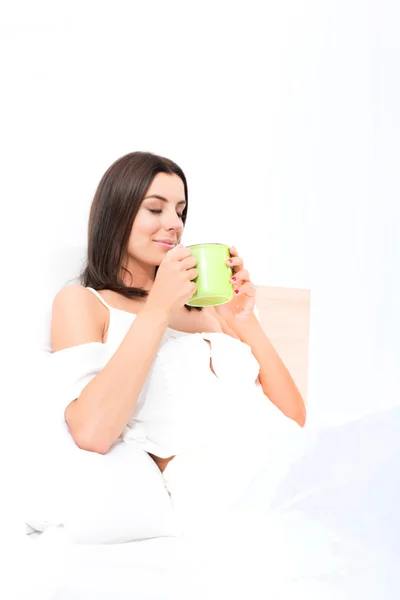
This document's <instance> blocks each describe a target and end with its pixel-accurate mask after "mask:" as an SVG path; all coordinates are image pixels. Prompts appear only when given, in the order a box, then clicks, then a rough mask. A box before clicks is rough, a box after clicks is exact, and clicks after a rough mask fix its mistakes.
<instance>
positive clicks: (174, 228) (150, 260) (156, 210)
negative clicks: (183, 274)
mask: <svg viewBox="0 0 400 600" xmlns="http://www.w3.org/2000/svg"><path fill="white" fill-rule="evenodd" d="M154 196H160V198H157V197H154ZM185 205H186V200H185V190H184V186H183V181H182V179H181V178H180V177H178V175H169V174H167V173H158V174H157V175H156V176H155V177H154V179H153V181H152V183H151V185H150V187H149V189H148V190H147V193H146V196H145V198H144V199H143V202H142V204H141V206H140V208H139V211H138V213H137V215H136V218H135V220H134V222H133V225H132V230H131V234H130V237H129V242H128V256H129V258H130V259H133V260H135V261H140V262H141V263H144V264H149V265H152V266H159V265H160V263H161V261H162V260H163V258H164V256H165V255H166V253H167V252H168V250H170V249H171V248H173V247H174V246H176V245H177V244H178V243H179V242H180V239H181V236H182V233H183V221H182V216H181V215H182V213H183V210H184V208H185ZM167 242H168V243H167Z"/></svg>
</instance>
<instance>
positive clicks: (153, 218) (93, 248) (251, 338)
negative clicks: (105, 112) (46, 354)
mask: <svg viewBox="0 0 400 600" xmlns="http://www.w3.org/2000/svg"><path fill="white" fill-rule="evenodd" d="M187 211H188V189H187V182H186V178H185V175H184V173H183V172H182V170H181V169H180V168H179V167H178V166H177V165H176V164H175V163H173V162H172V161H170V160H168V159H166V158H163V157H160V156H156V155H154V154H151V153H145V152H133V153H131V154H128V155H126V156H123V157H122V158H120V159H119V160H117V161H116V162H115V163H114V164H113V165H112V166H111V167H110V168H109V169H108V170H107V172H106V173H105V174H104V176H103V178H102V179H101V181H100V184H99V186H98V188H97V191H96V194H95V197H94V200H93V203H92V207H91V211H90V218H89V230H88V256H87V265H86V268H85V270H84V272H83V274H82V277H81V281H82V285H75V286H67V287H65V288H64V289H62V290H61V291H60V292H59V293H58V295H57V296H56V298H55V300H54V304H53V313H52V332H51V336H52V338H51V339H52V347H53V351H54V352H58V351H60V350H64V349H66V348H69V347H73V346H77V345H80V344H87V343H91V342H102V343H105V344H106V343H111V344H113V345H114V348H113V349H114V350H115V353H114V354H113V355H112V357H111V359H110V360H109V362H108V363H107V364H106V365H105V366H104V368H103V369H102V371H101V372H100V373H99V374H98V375H97V376H96V377H94V378H93V379H92V380H91V381H89V383H88V384H87V385H86V386H85V387H84V389H83V390H82V391H81V393H80V395H79V397H77V398H75V399H73V400H72V401H71V402H70V403H69V404H68V406H67V408H66V410H65V420H66V422H67V424H68V427H69V430H70V433H71V435H72V437H73V439H74V441H75V442H76V444H77V445H78V446H79V447H80V448H82V449H85V450H89V451H92V452H97V453H101V454H104V453H106V452H108V450H109V449H110V447H111V446H112V445H113V444H114V443H115V442H116V441H117V439H119V438H120V436H121V435H123V432H124V430H125V428H126V425H127V423H128V422H129V421H130V419H131V417H132V415H134V413H135V411H136V412H137V409H138V401H139V398H140V395H141V392H142V391H143V388H144V386H145V384H146V380H147V379H148V376H149V372H150V369H151V366H152V363H153V361H154V360H155V358H156V356H157V353H158V351H159V347H160V343H161V341H162V340H163V338H164V337H165V335H166V332H167V331H169V332H172V331H175V332H183V333H189V334H193V333H201V332H209V333H223V334H226V336H230V337H232V338H234V339H236V340H239V341H241V342H243V343H244V344H246V345H247V346H249V347H250V348H251V352H252V354H253V356H254V357H255V359H256V361H257V363H258V365H257V370H258V371H259V373H257V375H258V377H257V382H255V383H258V384H261V388H262V391H263V393H264V394H265V402H269V401H270V402H272V403H273V404H274V405H275V406H276V407H277V408H278V409H279V410H280V411H282V413H283V414H284V415H286V416H287V417H289V418H290V419H292V420H293V421H295V422H297V423H298V424H299V425H300V426H303V425H304V423H305V415H306V411H305V406H304V402H303V399H302V398H301V396H300V393H299V391H298V390H297V388H296V386H295V384H294V382H293V379H292V378H291V376H290V374H289V373H288V371H287V369H286V368H285V366H284V364H283V362H282V361H281V359H280V358H279V356H278V355H277V353H276V352H275V350H274V348H273V346H272V344H271V343H270V341H269V340H268V337H267V336H266V334H265V332H264V331H263V330H262V328H261V326H260V324H259V322H258V320H257V318H256V316H255V315H254V312H253V310H254V306H255V291H256V290H255V286H254V284H253V283H251V281H250V277H249V272H248V271H247V270H246V269H245V268H244V264H243V259H242V258H241V257H240V256H239V255H238V252H237V251H236V249H235V248H233V247H232V248H231V249H230V254H231V258H230V259H229V260H228V261H227V262H228V264H229V266H231V267H232V269H233V277H232V283H233V286H234V291H235V296H234V298H233V299H232V300H231V301H230V302H229V303H227V304H224V305H221V306H216V307H206V308H204V309H198V308H196V309H193V308H191V307H190V306H188V305H187V304H186V303H187V301H188V300H189V299H190V298H191V296H192V295H193V293H194V291H195V289H196V286H195V283H194V281H193V280H194V279H195V278H196V276H197V271H196V259H195V258H194V257H193V256H192V255H191V252H190V249H188V248H185V247H183V246H182V245H181V244H180V240H181V238H182V234H183V231H184V226H185V223H186V218H187ZM96 292H97V293H96ZM96 296H97V297H96ZM99 300H100V301H99ZM116 311H118V313H119V314H118V313H116ZM124 313H125V315H126V314H127V313H128V314H129V315H131V316H132V318H131V320H129V317H128V320H126V319H125V320H124V321H123V323H122V322H121V317H123V314H124ZM116 314H118V316H119V318H120V322H119V323H118V324H117V325H116V324H115V323H116V320H115V315H116ZM110 315H112V318H111V323H113V324H115V327H117V329H118V334H119V336H118V335H117V336H116V334H115V331H110ZM135 315H136V318H134V317H133V316H135ZM120 334H123V335H120ZM109 336H110V337H109ZM115 337H118V342H120V343H116V342H115V341H114V338H115ZM110 338H112V339H110ZM202 342H203V345H204V342H207V343H208V346H209V347H211V341H210V340H209V339H208V340H204V339H203V340H202ZM233 348H235V350H236V349H237V348H238V344H235V345H234V346H230V349H232V350H233ZM212 350H213V349H212ZM211 354H212V352H211ZM228 360H229V358H228ZM208 366H209V368H210V369H211V370H213V361H212V358H211V361H210V365H208ZM237 376H239V374H237ZM232 377H233V378H234V377H235V375H234V374H233V373H232ZM242 402H243V403H245V402H246V398H243V399H242ZM136 425H137V423H136ZM188 426H189V425H188ZM131 433H132V432H131ZM188 434H189V435H191V432H188ZM172 447H173V444H172V445H171V448H172ZM144 448H145V449H146V450H147V451H149V448H148V447H146V446H144ZM156 451H157V449H156V448H155V452H149V453H150V455H151V456H152V458H153V459H154V461H155V462H156V463H157V465H158V466H159V468H160V470H161V471H164V469H165V467H166V465H167V464H168V462H169V461H170V460H172V459H173V458H174V455H171V456H157V454H156Z"/></svg>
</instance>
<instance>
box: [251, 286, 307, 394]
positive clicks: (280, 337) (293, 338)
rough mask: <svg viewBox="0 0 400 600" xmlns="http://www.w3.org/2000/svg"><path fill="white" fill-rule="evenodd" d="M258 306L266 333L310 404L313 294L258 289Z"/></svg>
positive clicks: (304, 291) (280, 289)
mask: <svg viewBox="0 0 400 600" xmlns="http://www.w3.org/2000/svg"><path fill="white" fill-rule="evenodd" d="M256 305H257V309H258V311H259V315H260V321H261V324H262V326H263V329H264V331H265V333H266V334H267V336H268V338H269V339H270V340H271V343H272V344H273V346H274V348H275V350H276V351H277V353H278V354H279V356H280V358H281V359H282V361H283V362H284V363H285V365H286V367H287V369H288V370H289V372H290V374H291V376H292V377H293V379H294V381H295V383H296V385H297V387H298V389H299V391H300V393H301V395H302V397H303V400H304V402H305V403H307V393H308V349H309V331H310V290H306V289H297V288H283V287H269V286H262V285H259V286H257V296H256Z"/></svg>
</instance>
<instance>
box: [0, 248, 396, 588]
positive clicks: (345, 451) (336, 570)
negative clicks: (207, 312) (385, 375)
mask: <svg viewBox="0 0 400 600" xmlns="http://www.w3.org/2000/svg"><path fill="white" fill-rule="evenodd" d="M67 262H68V261H67ZM57 264H58V265H59V264H60V262H59V257H58V258H57ZM58 276H59V275H58ZM59 282H60V280H58V282H56V283H57V285H59ZM257 307H258V311H259V318H260V321H261V323H262V325H263V327H264V328H265V330H266V332H267V334H268V335H269V337H270V339H271V341H272V342H273V344H274V346H275V348H276V349H277V351H278V353H279V354H280V356H281V358H282V359H283V361H284V362H285V363H286V366H287V367H288V368H289V370H290V372H291V373H292V375H293V378H294V379H295V382H296V384H297V386H298V388H299V390H300V391H301V393H302V395H303V397H304V398H305V399H307V390H308V375H309V368H308V357H309V352H308V346H309V322H310V319H309V317H310V291H309V290H300V289H290V288H275V287H266V286H259V289H258V296H257ZM399 431H400V409H399V408H397V407H395V408H393V409H390V410H386V411H382V412H379V411H377V412H376V413H375V414H373V415H366V416H365V417H362V418H359V419H357V420H354V421H351V422H348V423H343V424H340V425H336V426H332V427H330V428H327V429H324V430H323V431H318V430H316V431H314V432H313V433H312V435H313V436H314V437H313V444H312V447H311V450H310V451H309V452H308V453H306V455H304V457H302V459H301V460H300V461H299V462H298V463H297V464H296V465H295V468H294V469H293V470H292V471H290V472H289V473H288V475H287V477H285V479H284V480H283V481H282V482H281V484H280V486H279V489H278V490H277V499H276V502H277V503H278V504H279V507H280V510H279V511H277V512H275V513H272V514H273V517H272V518H265V519H264V518H260V516H261V512H262V507H260V506H259V505H257V498H258V497H259V494H258V490H260V489H261V488H262V486H263V483H264V482H265V477H264V476H263V473H261V474H260V477H258V478H257V477H256V478H255V479H254V481H252V485H251V492H250V494H249V501H250V503H251V502H253V503H254V513H253V515H254V516H253V522H252V523H250V525H251V526H250V527H249V520H248V519H249V517H248V515H249V513H248V512H247V513H246V518H244V519H243V521H242V520H240V519H239V518H237V515H236V517H235V520H232V519H229V518H227V519H226V522H224V523H220V524H219V528H218V531H215V532H214V531H213V530H207V529H204V532H203V535H198V536H196V537H195V538H191V537H190V536H189V537H185V538H181V537H160V538H155V539H144V540H140V541H133V542H127V543H123V544H107V545H104V544H103V545H93V544H92V545H90V544H76V543H71V541H69V540H68V538H67V537H66V536H65V534H64V531H63V528H62V527H50V528H48V529H46V531H44V533H37V532H35V531H33V530H32V529H30V528H29V527H27V526H26V529H23V527H22V526H21V524H19V525H18V526H17V527H16V528H15V530H14V532H13V539H12V543H11V544H10V545H9V559H10V560H9V565H10V566H9V569H8V572H7V574H6V576H5V578H3V586H6V585H7V586H8V587H7V590H9V589H12V593H10V592H9V591H7V595H3V596H2V597H7V598H14V597H15V598H21V599H22V598H26V599H29V600H35V599H36V598H37V599H38V600H39V599H40V600H47V599H48V600H91V599H93V600H94V599H96V600H106V599H107V600H123V599H124V600H125V599H129V598H134V599H135V600H170V599H171V600H179V599H185V600H197V599H200V598H201V599H203V600H204V599H214V598H215V599H217V598H218V599H221V598H252V599H258V598H259V599H260V600H261V599H266V598H268V599H269V600H280V599H286V598H294V597H297V598H307V599H308V600H314V599H315V600H317V599H318V600H320V599H321V598H324V600H339V599H340V600H347V599H348V600H350V599H351V600H356V599H357V598H362V599H363V600H377V599H378V598H385V600H395V599H396V600H397V599H398V598H399V597H400V575H399V573H400V541H399V539H400V536H399V535H398V534H399V532H400V518H399V516H398V514H397V508H398V506H399V505H400V503H399V500H400V492H399V490H400V476H399V473H400V468H399V467H400V436H398V432H399ZM263 477H264V478H263ZM282 507H284V509H282ZM10 586H11V587H10ZM13 594H14V595H13Z"/></svg>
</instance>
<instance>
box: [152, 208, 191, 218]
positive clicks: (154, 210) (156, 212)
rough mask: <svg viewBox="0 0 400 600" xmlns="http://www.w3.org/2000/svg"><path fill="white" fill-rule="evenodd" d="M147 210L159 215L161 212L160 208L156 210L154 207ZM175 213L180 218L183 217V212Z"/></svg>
mask: <svg viewBox="0 0 400 600" xmlns="http://www.w3.org/2000/svg"><path fill="white" fill-rule="evenodd" d="M147 210H148V211H149V212H151V213H153V214H155V215H160V214H161V213H162V210H157V209H155V208H148V209H147ZM176 214H177V215H178V217H179V218H180V219H183V213H181V214H179V213H176Z"/></svg>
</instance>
